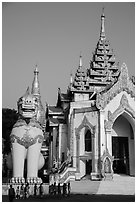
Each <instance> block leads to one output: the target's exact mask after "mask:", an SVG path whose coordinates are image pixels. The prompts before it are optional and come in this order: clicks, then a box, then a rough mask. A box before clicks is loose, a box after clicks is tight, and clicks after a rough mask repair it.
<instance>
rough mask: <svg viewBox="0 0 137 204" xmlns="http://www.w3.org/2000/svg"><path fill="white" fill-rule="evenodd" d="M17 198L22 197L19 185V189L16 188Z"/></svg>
mask: <svg viewBox="0 0 137 204" xmlns="http://www.w3.org/2000/svg"><path fill="white" fill-rule="evenodd" d="M16 199H20V189H19V186H17V189H16Z"/></svg>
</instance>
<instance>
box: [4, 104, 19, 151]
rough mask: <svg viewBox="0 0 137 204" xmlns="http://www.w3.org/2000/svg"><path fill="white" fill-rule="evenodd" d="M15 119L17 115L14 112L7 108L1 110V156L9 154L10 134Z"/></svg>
mask: <svg viewBox="0 0 137 204" xmlns="http://www.w3.org/2000/svg"><path fill="white" fill-rule="evenodd" d="M17 119H18V114H17V111H16V110H14V109H8V108H3V109H2V140H3V141H4V142H3V145H4V147H3V154H8V153H9V152H10V133H11V130H12V128H13V125H14V124H15V123H16V121H17Z"/></svg>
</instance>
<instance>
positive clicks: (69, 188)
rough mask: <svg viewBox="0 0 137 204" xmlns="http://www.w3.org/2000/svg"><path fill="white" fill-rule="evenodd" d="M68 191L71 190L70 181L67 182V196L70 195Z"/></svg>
mask: <svg viewBox="0 0 137 204" xmlns="http://www.w3.org/2000/svg"><path fill="white" fill-rule="evenodd" d="M70 190H71V187H70V181H69V182H68V195H70Z"/></svg>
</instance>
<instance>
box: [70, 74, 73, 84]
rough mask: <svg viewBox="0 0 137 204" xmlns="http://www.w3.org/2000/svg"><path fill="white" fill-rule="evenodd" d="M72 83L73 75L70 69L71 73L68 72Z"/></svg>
mask: <svg viewBox="0 0 137 204" xmlns="http://www.w3.org/2000/svg"><path fill="white" fill-rule="evenodd" d="M72 83H73V75H72V71H71V73H70V84H71V85H72Z"/></svg>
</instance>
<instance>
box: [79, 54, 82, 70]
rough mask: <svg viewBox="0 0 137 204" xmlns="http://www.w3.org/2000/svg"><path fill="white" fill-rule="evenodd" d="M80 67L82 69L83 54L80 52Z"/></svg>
mask: <svg viewBox="0 0 137 204" xmlns="http://www.w3.org/2000/svg"><path fill="white" fill-rule="evenodd" d="M79 67H82V54H81V51H80V56H79Z"/></svg>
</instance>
